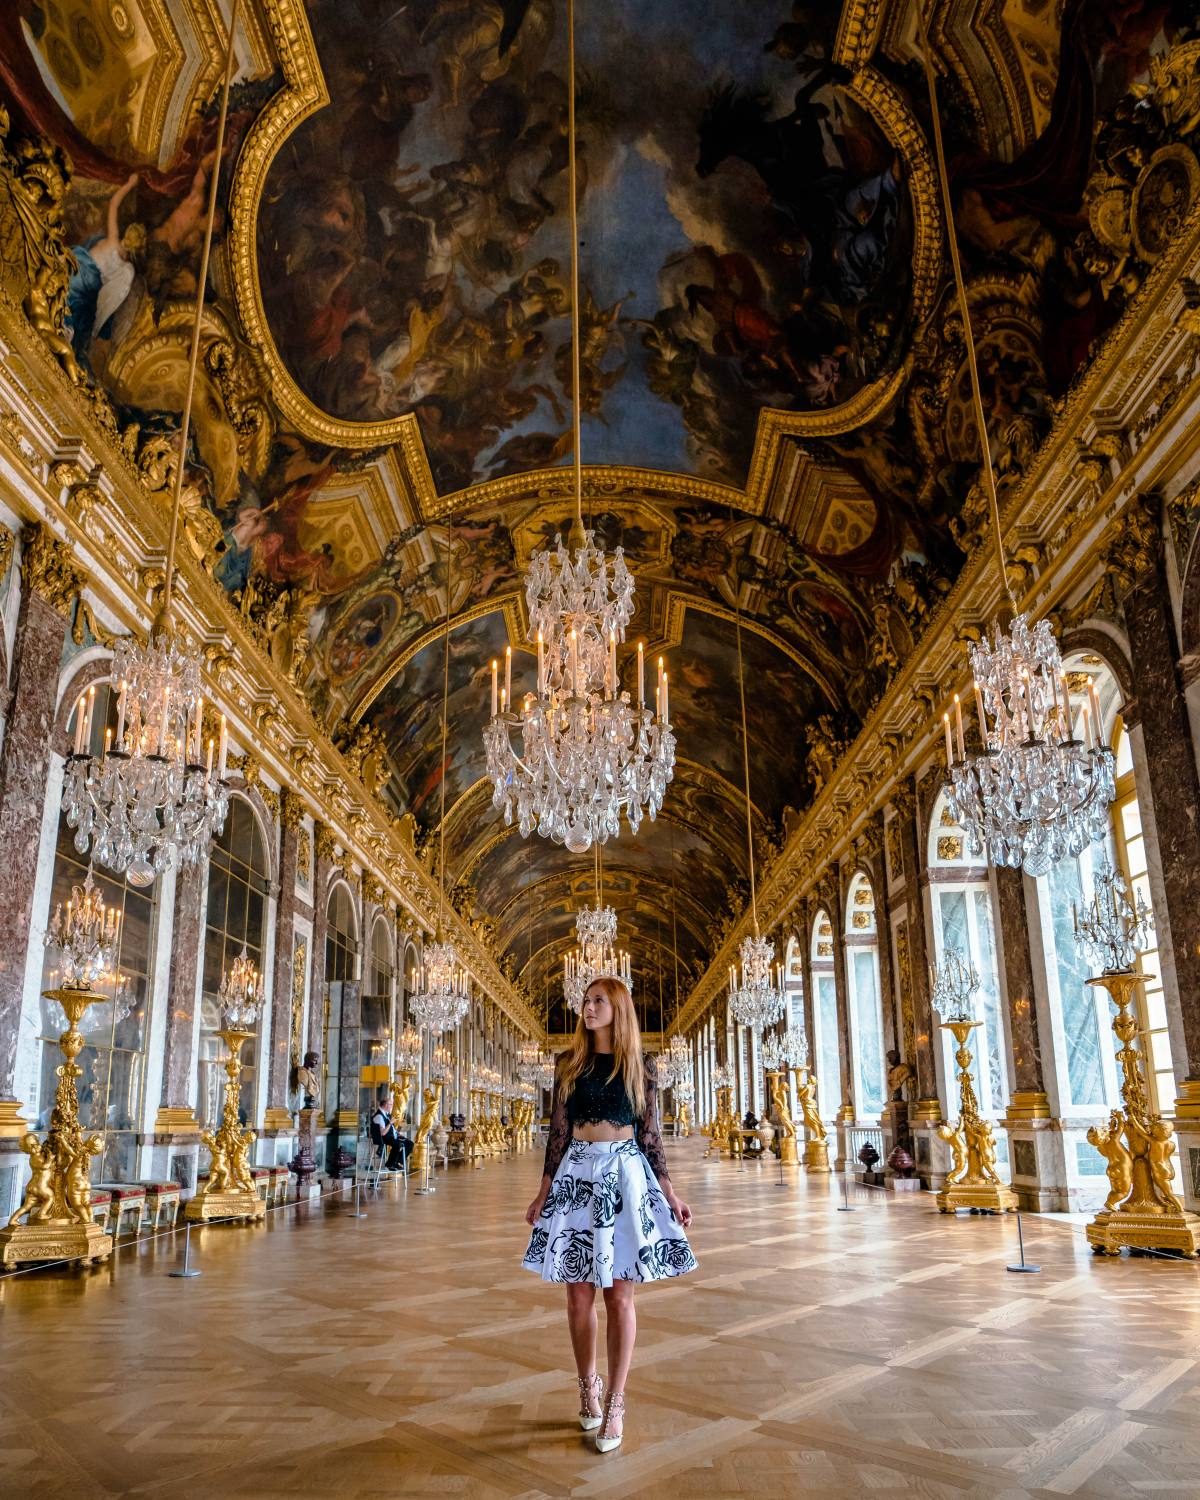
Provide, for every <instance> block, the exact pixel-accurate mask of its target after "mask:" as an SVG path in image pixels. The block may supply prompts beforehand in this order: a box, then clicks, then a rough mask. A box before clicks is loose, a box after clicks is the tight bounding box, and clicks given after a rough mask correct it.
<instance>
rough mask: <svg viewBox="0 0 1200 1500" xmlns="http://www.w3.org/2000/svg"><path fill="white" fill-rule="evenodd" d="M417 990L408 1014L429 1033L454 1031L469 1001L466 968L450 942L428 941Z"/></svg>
mask: <svg viewBox="0 0 1200 1500" xmlns="http://www.w3.org/2000/svg"><path fill="white" fill-rule="evenodd" d="M416 991H417V992H416V994H415V995H413V997H412V999H411V1000H410V1001H409V1007H408V1008H409V1014H410V1015H411V1016H412V1018H413V1020H414V1021H415V1022H416V1023H417V1025H418V1026H419V1027H420V1028H421V1030H422V1031H428V1032H429V1033H430V1035H431V1036H439V1035H440V1034H441V1033H442V1032H443V1031H453V1030H454V1028H455V1027H456V1026H457V1025H458V1024H459V1023H460V1022H461V1021H462V1019H463V1018H464V1016H465V1015H466V1014H467V1011H468V1010H469V1009H470V1005H471V993H470V986H469V982H468V979H467V974H466V970H465V969H464V968H463V967H462V966H461V965H460V963H459V961H458V952H457V950H456V949H455V947H454V944H453V943H429V944H427V945H426V948H425V952H424V954H423V956H422V961H421V965H420V967H419V969H418V970H417V980H416Z"/></svg>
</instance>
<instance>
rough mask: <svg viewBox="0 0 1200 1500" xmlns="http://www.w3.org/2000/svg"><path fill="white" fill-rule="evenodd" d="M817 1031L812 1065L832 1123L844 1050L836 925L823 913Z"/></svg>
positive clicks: (817, 951) (815, 941)
mask: <svg viewBox="0 0 1200 1500" xmlns="http://www.w3.org/2000/svg"><path fill="white" fill-rule="evenodd" d="M811 966H812V985H813V1030H814V1031H815V1033H816V1035H815V1036H814V1037H813V1038H812V1064H813V1067H814V1068H815V1069H816V1074H817V1101H818V1104H819V1106H820V1110H821V1117H822V1119H826V1120H832V1119H833V1118H834V1116H835V1114H836V1113H837V1108H838V1105H839V1104H840V1103H841V1096H842V1085H841V1073H842V1070H841V1047H840V1045H839V1033H838V1013H837V981H836V979H835V978H834V974H833V923H832V922H831V921H830V920H829V913H828V912H827V911H824V910H822V911H819V912H818V913H817V915H816V916H815V917H814V919H813V929H812V953H811Z"/></svg>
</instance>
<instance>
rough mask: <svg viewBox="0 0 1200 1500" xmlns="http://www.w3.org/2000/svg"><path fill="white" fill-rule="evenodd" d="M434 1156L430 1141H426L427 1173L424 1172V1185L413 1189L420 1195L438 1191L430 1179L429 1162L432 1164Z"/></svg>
mask: <svg viewBox="0 0 1200 1500" xmlns="http://www.w3.org/2000/svg"><path fill="white" fill-rule="evenodd" d="M432 1156H433V1153H432V1152H431V1151H430V1149H429V1142H428V1141H426V1142H425V1174H424V1183H423V1185H422V1186H421V1187H419V1188H414V1189H413V1191H414V1192H415V1193H417V1194H418V1195H421V1196H423V1195H424V1194H426V1193H436V1192H437V1188H435V1187H434V1185H433V1184H432V1183H431V1182H430V1180H429V1164H430V1161H431V1159H432Z"/></svg>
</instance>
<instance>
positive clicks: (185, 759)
mask: <svg viewBox="0 0 1200 1500" xmlns="http://www.w3.org/2000/svg"><path fill="white" fill-rule="evenodd" d="M236 27H237V7H236V5H235V7H234V12H233V14H232V16H231V18H230V24H229V42H228V46H227V49H226V56H225V79H224V83H223V86H222V90H221V109H220V115H219V117H218V121H217V133H216V142H215V146H214V160H216V161H220V159H221V150H222V145H223V142H224V139H225V122H226V118H227V115H228V110H229V87H230V81H231V79H232V77H233V64H234V37H235V33H236ZM219 176H220V173H219V172H213V173H212V174H211V177H210V183H209V195H208V209H207V215H206V219H205V225H204V239H203V245H202V250H201V256H200V270H199V275H198V278H197V286H196V314H195V318H194V319H193V322H192V342H191V352H190V355H189V359H188V383H187V391H186V396H185V399H184V403H183V413H182V416H181V418H180V429H179V452H178V457H177V459H176V463H175V483H174V493H173V496H172V506H171V532H170V539H169V542H168V544H167V557H166V567H165V570H164V579H163V592H162V604H161V607H160V609H159V611H158V614H157V616H156V618H155V621H154V624H153V625H152V626H151V629H150V638H149V640H148V641H147V643H146V645H144V646H143V645H142V644H141V643H140V642H139V641H136V640H133V639H131V638H128V637H126V638H124V639H122V640H119V641H118V642H117V645H116V648H115V650H114V651H113V659H112V675H111V679H110V680H111V681H112V683H113V684H114V685H115V684H119V685H120V687H119V697H118V699H117V729H116V734H115V736H114V735H113V734H112V731H111V730H110V729H106V730H105V733H104V741H103V747H102V748H101V749H99V751H98V753H96V752H94V751H93V748H92V740H93V729H94V725H93V713H94V709H95V689H94V688H92V689H90V690H89V691H88V693H87V694H86V695H85V696H82V697H81V698H80V700H79V702H78V704H77V705H76V708H75V744H74V749H73V751H72V753H71V754H70V755H69V756H68V757H67V765H66V771H65V774H64V778H63V811H64V812H65V814H66V818H67V822H68V824H69V825H70V826H71V827H72V828H74V829H75V830H76V832H75V847H76V849H78V850H79V852H80V853H81V854H83V853H86V852H87V850H88V849H89V847H91V846H92V843H93V840H94V841H95V847H94V849H93V854H94V857H95V858H96V859H98V860H99V861H100V863H101V864H102V865H105V866H107V868H108V869H110V870H114V871H116V873H117V874H119V875H124V876H125V878H126V879H127V880H128V881H129V883H130V884H131V885H135V886H145V885H149V884H150V883H151V881H153V880H154V878H155V876H157V875H161V874H162V872H163V871H164V870H166V869H167V868H168V867H169V866H170V865H171V864H172V863H173V861H174V859H175V858H176V856H178V858H179V860H180V861H181V862H182V863H183V864H185V865H195V864H198V863H199V862H200V861H201V860H203V859H204V858H205V856H206V855H207V853H208V849H209V845H210V844H211V843H212V840H213V838H214V837H215V836H216V835H217V834H219V833H220V831H221V829H222V828H224V826H225V815H226V813H227V811H228V809H229V789H228V787H227V786H226V785H225V752H226V725H225V718H224V715H222V717H221V734H220V745H219V748H218V747H217V746H215V745H214V742H213V740H212V739H211V738H210V739H209V741H208V744H207V747H206V746H205V744H204V740H203V728H202V722H203V714H204V699H203V697H202V695H201V691H200V661H199V658H198V657H197V656H196V655H195V653H194V652H192V651H190V650H189V649H187V648H186V647H185V646H184V644H183V642H182V640H181V639H180V637H179V636H178V635H177V634H176V632H175V631H174V630H173V628H172V625H171V599H172V589H173V585H174V580H175V549H176V545H177V543H178V540H179V518H180V509H181V501H182V495H183V480H184V470H185V468H186V464H185V461H184V460H185V456H186V454H187V451H188V432H189V429H190V425H191V417H192V403H193V397H194V394H195V389H196V371H197V366H198V363H199V358H200V331H201V327H202V321H203V317H204V292H205V286H206V283H207V280H208V262H209V256H210V253H211V250H212V237H213V221H214V217H215V214H216V207H217V179H218V178H219ZM214 752H215V764H214Z"/></svg>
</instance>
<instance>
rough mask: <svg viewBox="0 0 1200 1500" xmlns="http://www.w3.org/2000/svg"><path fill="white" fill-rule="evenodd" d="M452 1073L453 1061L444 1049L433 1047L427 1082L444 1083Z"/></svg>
mask: <svg viewBox="0 0 1200 1500" xmlns="http://www.w3.org/2000/svg"><path fill="white" fill-rule="evenodd" d="M453 1071H454V1059H453V1058H452V1057H451V1056H450V1053H449V1052H448V1051H447V1050H446V1048H445V1047H435V1048H434V1049H433V1053H432V1054H431V1056H430V1059H429V1081H430V1082H431V1083H445V1081H446V1079H447V1078H449V1076H450V1074H451V1073H452V1072H453Z"/></svg>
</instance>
